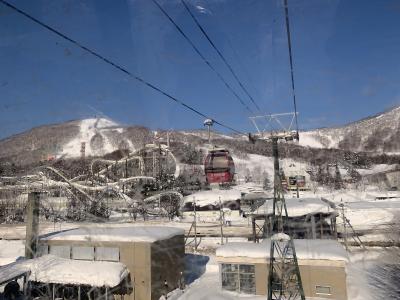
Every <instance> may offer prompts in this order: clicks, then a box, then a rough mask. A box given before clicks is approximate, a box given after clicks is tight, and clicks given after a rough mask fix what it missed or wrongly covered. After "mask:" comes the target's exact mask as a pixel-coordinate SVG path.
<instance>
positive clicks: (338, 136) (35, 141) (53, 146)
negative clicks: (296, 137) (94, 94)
mask: <svg viewBox="0 0 400 300" xmlns="http://www.w3.org/2000/svg"><path fill="white" fill-rule="evenodd" d="M399 121H400V107H398V108H394V109H392V110H390V111H387V112H384V113H381V114H378V115H376V116H373V117H369V118H366V119H363V120H360V121H358V122H354V123H351V124H348V125H346V126H342V127H336V128H323V129H316V130H312V131H306V132H301V133H300V142H299V145H300V146H303V147H310V148H314V149H324V148H330V149H341V150H348V151H351V152H359V151H368V152H371V153H372V154H379V153H386V154H388V153H396V154H398V153H400V134H399V131H400V122H399ZM167 136H168V137H169V139H170V141H171V142H172V143H178V144H179V143H180V144H185V145H194V146H196V147H200V148H201V147H202V146H204V144H205V143H207V139H208V133H207V131H206V130H191V131H189V130H185V131H171V130H170V131H165V130H157V131H152V130H150V129H148V128H145V127H143V126H122V125H120V124H118V123H117V122H114V121H112V120H110V119H106V118H90V119H84V120H75V121H69V122H65V123H62V124H53V125H45V126H41V127H36V128H33V129H31V130H29V131H26V132H23V133H20V134H17V135H13V136H10V137H8V138H6V139H3V140H0V160H5V161H13V162H17V163H18V164H19V163H21V162H22V163H23V164H25V163H27V164H29V163H34V162H38V161H41V160H48V159H49V158H51V159H52V158H60V157H63V158H77V157H80V156H81V150H82V147H83V145H84V148H85V156H87V157H90V156H103V155H105V154H107V153H110V152H113V151H115V150H118V149H121V150H122V149H123V150H129V151H134V150H136V149H139V148H141V147H142V146H143V145H144V144H147V143H153V142H154V141H155V140H158V141H161V142H164V143H166V142H167ZM212 140H214V141H216V142H217V143H219V144H221V145H223V144H225V146H226V147H228V146H229V147H231V148H232V150H235V149H236V150H239V151H240V152H243V153H245V152H248V149H249V147H250V146H248V144H249V143H248V141H247V140H246V137H244V136H240V137H238V136H234V135H232V136H230V135H226V134H222V133H218V132H213V133H212ZM288 147H290V146H289V145H288ZM292 147H298V146H296V144H294V145H293V146H292ZM260 149H261V148H260ZM175 150H178V152H179V151H180V152H182V151H183V152H185V151H186V150H187V149H186V150H185V149H184V150H182V149H180V150H179V149H175ZM265 151H266V150H265ZM265 151H264V149H261V150H260V151H255V150H254V149H252V150H251V149H250V152H248V153H253V154H262V155H267V153H266V152H265ZM318 151H319V150H318ZM321 151H325V150H321ZM186 152H187V151H186ZM313 153H314V154H315V151H314V152H313ZM314 154H313V155H314Z"/></svg>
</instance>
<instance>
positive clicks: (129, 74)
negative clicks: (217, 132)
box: [0, 0, 245, 134]
mask: <svg viewBox="0 0 400 300" xmlns="http://www.w3.org/2000/svg"><path fill="white" fill-rule="evenodd" d="M0 2H1V3H3V4H4V5H5V6H7V7H9V8H11V9H13V10H14V11H16V12H18V13H19V14H21V15H23V16H25V17H26V18H28V19H30V20H31V21H33V22H35V23H36V24H39V25H40V26H42V27H44V28H46V29H48V30H49V31H51V32H53V33H54V34H56V35H58V36H60V37H62V38H63V39H65V40H67V41H69V42H71V43H72V44H74V45H76V46H78V47H79V48H81V49H82V50H84V51H86V52H88V53H90V54H92V55H93V56H95V57H97V58H98V59H100V60H102V61H103V62H105V63H107V64H109V65H111V66H113V67H114V68H116V69H118V70H120V71H121V72H123V73H125V74H127V75H128V76H129V77H131V78H133V79H135V80H137V81H139V82H140V83H142V84H144V85H146V86H147V87H149V88H151V89H153V90H155V91H157V92H159V93H160V94H162V95H164V96H166V97H167V98H168V99H170V100H171V101H174V102H176V103H178V104H179V105H181V106H183V107H185V108H186V109H188V110H190V111H192V112H194V113H195V114H197V115H199V116H201V117H203V118H206V119H212V120H213V121H214V123H216V124H218V125H220V126H221V127H224V128H226V129H229V130H231V131H233V132H235V133H238V134H245V133H243V132H241V131H239V130H236V129H234V128H232V127H230V126H228V125H225V124H224V123H222V122H219V121H217V120H215V119H214V118H211V117H209V116H207V115H205V114H203V113H202V112H200V111H198V110H197V109H195V108H193V107H192V106H190V105H188V104H186V103H185V102H183V101H181V100H179V99H177V98H176V97H174V96H171V95H170V94H168V93H167V92H165V91H163V90H162V89H160V88H159V87H157V86H155V85H153V84H152V83H150V82H148V81H146V80H144V79H142V78H141V77H139V76H137V75H134V74H132V73H131V72H129V71H128V70H127V69H125V68H124V67H122V66H120V65H118V64H116V63H114V62H113V61H111V60H109V59H108V58H106V57H104V56H102V55H100V54H98V53H97V52H95V51H94V50H91V49H89V48H88V47H86V46H84V45H82V44H80V43H79V42H77V41H75V40H73V39H72V38H70V37H68V36H66V35H65V34H63V33H61V32H60V31H58V30H56V29H54V28H53V27H51V26H49V25H47V24H45V23H43V22H42V21H40V20H38V19H36V18H35V17H33V16H31V15H29V14H28V13H26V12H24V11H22V10H20V9H19V8H17V7H15V6H14V5H12V4H10V3H8V2H7V1H5V0H0Z"/></svg>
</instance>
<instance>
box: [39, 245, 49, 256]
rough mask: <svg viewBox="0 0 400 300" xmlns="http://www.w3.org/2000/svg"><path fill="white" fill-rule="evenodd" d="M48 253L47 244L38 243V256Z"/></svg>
mask: <svg viewBox="0 0 400 300" xmlns="http://www.w3.org/2000/svg"><path fill="white" fill-rule="evenodd" d="M46 254H49V246H48V245H46V244H39V246H38V256H43V255H46Z"/></svg>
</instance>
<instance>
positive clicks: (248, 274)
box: [221, 264, 256, 294]
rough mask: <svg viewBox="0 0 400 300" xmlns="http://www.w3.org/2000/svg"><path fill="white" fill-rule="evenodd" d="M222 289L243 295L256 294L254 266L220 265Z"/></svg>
mask: <svg viewBox="0 0 400 300" xmlns="http://www.w3.org/2000/svg"><path fill="white" fill-rule="evenodd" d="M221 282H222V288H223V289H224V290H227V291H236V292H240V293H245V294H255V293H256V282H255V267H254V265H238V264H222V265H221Z"/></svg>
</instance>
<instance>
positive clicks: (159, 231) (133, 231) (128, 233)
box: [41, 226, 184, 243]
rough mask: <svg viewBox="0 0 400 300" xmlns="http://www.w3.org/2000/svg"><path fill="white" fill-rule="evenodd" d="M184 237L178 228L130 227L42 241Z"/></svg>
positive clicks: (65, 234) (56, 235)
mask: <svg viewBox="0 0 400 300" xmlns="http://www.w3.org/2000/svg"><path fill="white" fill-rule="evenodd" d="M177 235H184V230H183V229H181V228H176V227H161V226H129V227H101V226H96V227H81V228H77V229H71V230H67V231H61V232H55V233H52V234H49V235H46V236H44V237H42V238H41V240H50V241H60V240H61V241H92V242H149V243H153V242H156V241H160V240H166V239H169V238H172V237H174V236H177Z"/></svg>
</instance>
